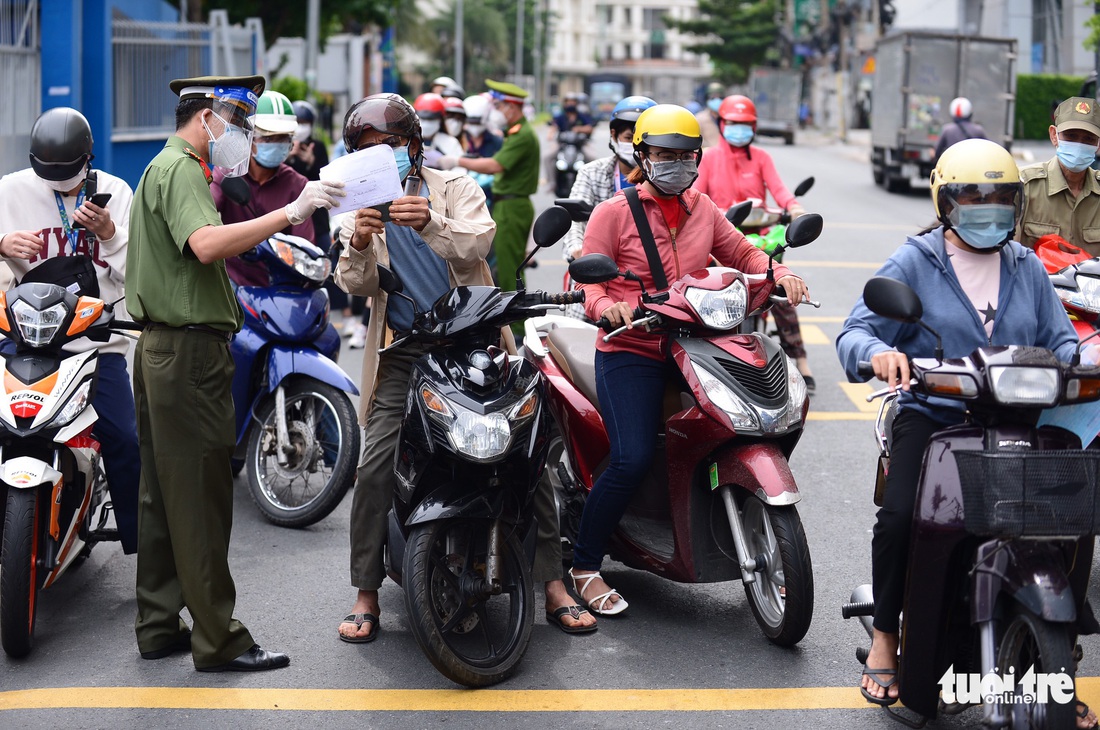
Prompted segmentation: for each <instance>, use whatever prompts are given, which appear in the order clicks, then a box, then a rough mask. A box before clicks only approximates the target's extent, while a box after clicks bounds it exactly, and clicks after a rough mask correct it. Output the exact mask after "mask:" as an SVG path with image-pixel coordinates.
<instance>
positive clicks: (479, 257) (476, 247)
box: [336, 167, 496, 426]
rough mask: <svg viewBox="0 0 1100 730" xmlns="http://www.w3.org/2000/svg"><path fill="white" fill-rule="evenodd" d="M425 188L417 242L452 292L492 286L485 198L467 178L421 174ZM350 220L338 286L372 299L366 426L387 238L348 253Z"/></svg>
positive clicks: (382, 308)
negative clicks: (427, 212) (426, 208)
mask: <svg viewBox="0 0 1100 730" xmlns="http://www.w3.org/2000/svg"><path fill="white" fill-rule="evenodd" d="M421 176H422V178H423V180H424V182H425V183H427V185H428V190H429V197H428V201H429V203H430V205H431V220H430V221H429V222H428V225H426V226H424V230H423V231H421V232H420V237H421V238H423V239H424V242H425V243H427V244H428V246H430V247H431V249H432V250H433V251H435V252H436V253H437V254H439V256H440V257H442V258H443V259H444V260H446V262H447V269H448V271H449V272H450V280H451V286H492V285H493V277H492V274H491V273H490V271H489V266H488V264H486V263H485V256H486V255H488V253H489V248H490V247H491V246H492V244H493V236H494V235H495V233H496V223H495V222H494V221H493V218H492V216H490V215H489V209H488V208H487V207H486V205H485V193H484V192H482V190H481V187H480V186H478V184H477V183H476V182H474V179H473V178H472V177H470V176H469V175H466V174H465V173H463V174H459V173H455V172H448V171H443V170H432V169H429V168H426V167H425V168H422V170H421ZM354 218H355V217H354V216H351V215H349V216H347V217H346V218H345V220H344V223H343V225H342V226H341V229H340V240H341V241H345V242H346V243H345V245H346V248H345V249H344V250H343V252H342V253H341V254H340V261H339V263H338V264H337V266H336V284H337V285H338V286H339V287H340V288H341V289H343V290H344V291H346V292H347V293H349V294H357V295H359V296H365V297H374V303H373V305H372V307H371V313H370V322H369V323H368V324H367V344H366V350H364V352H363V376H362V382H361V383H360V385H359V388H360V390H361V391H362V393H361V395H360V406H359V422H360V423H361V424H362V425H364V426H365V425H366V424H367V415H368V414H369V413H370V408H371V403H372V402H373V400H374V390H375V385H376V384H377V380H378V350H379V349H380V348H381V347H382V345H383V340H384V338H385V334H386V294H385V292H382V291H379V289H378V269H377V266H376V264H382V265H383V266H389V264H390V256H389V251H388V250H387V248H386V234H385V233H380V234H375V235H374V236H373V237H372V240H371V245H370V246H368V247H367V248H365V249H363V250H362V251H357V250H355V249H354V248H352V247H351V245H350V241H351V236H352V233H353V232H354V230H355V220H354Z"/></svg>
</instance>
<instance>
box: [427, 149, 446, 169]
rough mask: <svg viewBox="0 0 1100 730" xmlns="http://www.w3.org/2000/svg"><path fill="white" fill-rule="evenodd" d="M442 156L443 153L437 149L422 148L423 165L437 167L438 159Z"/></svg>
mask: <svg viewBox="0 0 1100 730" xmlns="http://www.w3.org/2000/svg"><path fill="white" fill-rule="evenodd" d="M442 157H443V153H442V152H440V151H439V150H433V149H428V150H424V166H425V167H433V168H435V169H437V170H438V169H439V160H440V159H441V158H442Z"/></svg>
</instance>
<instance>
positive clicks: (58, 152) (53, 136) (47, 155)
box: [30, 106, 92, 180]
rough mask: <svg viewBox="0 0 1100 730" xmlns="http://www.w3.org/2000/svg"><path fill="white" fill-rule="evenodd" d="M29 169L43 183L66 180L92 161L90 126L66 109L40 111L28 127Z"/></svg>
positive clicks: (82, 118)
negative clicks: (29, 132)
mask: <svg viewBox="0 0 1100 730" xmlns="http://www.w3.org/2000/svg"><path fill="white" fill-rule="evenodd" d="M30 158H31V168H32V169H34V172H35V174H36V175H38V177H40V178H42V179H43V180H68V179H69V178H71V177H75V176H76V175H78V174H80V172H81V170H83V169H85V168H86V167H87V166H88V163H89V162H91V160H92V127H91V125H90V124H88V120H87V119H85V118H84V115H83V114H81V113H80V112H78V111H77V110H76V109H71V108H69V107H67V106H60V107H55V108H53V109H47V110H46V111H44V112H42V114H41V116H39V117H38V119H36V120H35V122H34V126H33V127H31V154H30Z"/></svg>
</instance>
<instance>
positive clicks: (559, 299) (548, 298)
mask: <svg viewBox="0 0 1100 730" xmlns="http://www.w3.org/2000/svg"><path fill="white" fill-rule="evenodd" d="M543 301H545V302H546V303H547V304H584V292H583V291H565V292H562V293H561V294H545V293H544V294H543Z"/></svg>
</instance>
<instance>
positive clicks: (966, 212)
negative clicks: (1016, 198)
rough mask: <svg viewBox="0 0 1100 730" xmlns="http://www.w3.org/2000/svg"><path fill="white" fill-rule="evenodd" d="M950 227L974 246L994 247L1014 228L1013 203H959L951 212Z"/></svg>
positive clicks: (981, 247) (1005, 238)
mask: <svg viewBox="0 0 1100 730" xmlns="http://www.w3.org/2000/svg"><path fill="white" fill-rule="evenodd" d="M951 218H952V220H957V221H958V222H957V223H952V226H951V227H952V228H954V229H955V233H957V234H959V237H960V238H961V239H962V240H964V241H966V242H967V243H968V244H970V245H971V246H973V247H974V248H980V249H990V248H996V247H997V246H999V245H1001V243H1003V242H1004V241H1005V240H1007V239H1008V238H1009V237H1010V236H1011V235H1012V232H1013V231H1014V230H1015V229H1016V207H1015V206H1013V205H960V206H958V207H957V208H956V209H955V210H954V211H952V212H951Z"/></svg>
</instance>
